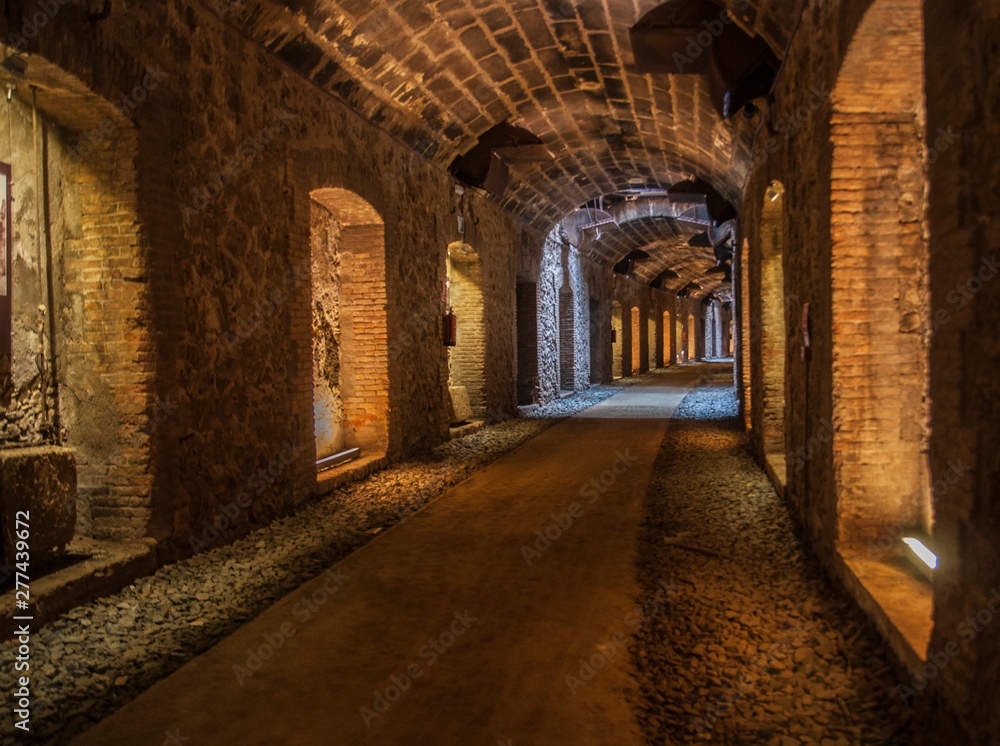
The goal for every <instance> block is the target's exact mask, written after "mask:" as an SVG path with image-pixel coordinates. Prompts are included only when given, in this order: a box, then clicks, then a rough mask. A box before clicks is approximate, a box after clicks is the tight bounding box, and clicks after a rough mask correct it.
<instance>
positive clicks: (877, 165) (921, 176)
mask: <svg viewBox="0 0 1000 746" xmlns="http://www.w3.org/2000/svg"><path fill="white" fill-rule="evenodd" d="M923 65H924V51H923V18H922V5H921V3H920V2H919V0H877V1H876V2H875V3H874V4H873V5H872V6H871V7H870V8H869V10H868V11H867V13H866V14H865V16H864V18H863V20H862V22H861V25H860V26H859V27H858V29H857V31H856V33H855V35H854V38H853V39H852V41H851V44H850V47H849V48H848V52H847V56H846V57H845V60H844V63H843V66H842V67H841V70H840V74H839V77H838V80H837V84H836V86H835V88H834V93H833V112H832V115H831V135H830V139H831V144H832V147H833V163H832V173H831V200H832V207H831V232H832V262H831V281H832V299H831V303H832V319H833V328H832V340H833V345H832V347H833V359H832V380H833V432H834V436H833V458H834V470H835V475H836V485H837V488H836V489H837V510H838V518H839V525H838V535H839V539H840V540H841V541H842V542H855V541H864V540H866V539H870V538H877V537H878V536H879V534H880V533H881V532H884V531H885V530H886V529H885V527H886V526H900V527H903V528H923V529H925V530H929V529H930V524H931V521H932V512H933V508H932V506H931V494H930V478H929V471H928V465H927V452H928V447H929V431H930V425H929V418H930V413H929V406H930V403H929V396H928V350H929V336H930V297H929V289H928V252H927V244H926V238H925V236H926V227H925V223H926V218H925V173H926V168H927V166H926V149H925V145H924V140H925V133H926V121H925V109H924V99H923V96H924V93H923V74H924V70H923Z"/></svg>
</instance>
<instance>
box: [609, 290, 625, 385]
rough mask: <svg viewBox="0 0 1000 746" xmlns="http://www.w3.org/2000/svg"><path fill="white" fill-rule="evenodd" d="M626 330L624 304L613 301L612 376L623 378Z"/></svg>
mask: <svg viewBox="0 0 1000 746" xmlns="http://www.w3.org/2000/svg"><path fill="white" fill-rule="evenodd" d="M624 336H625V330H624V329H623V328H622V304H621V303H619V302H618V301H613V302H612V303H611V377H612V378H621V377H622V367H623V363H624V358H623V352H622V350H623V349H624V342H623V341H622V339H623V338H624Z"/></svg>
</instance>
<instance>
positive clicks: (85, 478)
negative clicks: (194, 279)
mask: <svg viewBox="0 0 1000 746" xmlns="http://www.w3.org/2000/svg"><path fill="white" fill-rule="evenodd" d="M50 51H56V50H50ZM57 58H58V55H57ZM23 60H24V61H25V62H26V63H27V73H26V79H25V80H24V81H18V84H17V86H16V88H15V91H14V94H13V97H12V99H11V100H10V101H7V100H6V97H5V99H4V101H3V103H2V106H3V107H4V109H3V111H2V112H0V117H2V130H3V144H2V146H0V149H2V152H3V154H4V155H3V156H2V157H0V160H2V161H4V162H7V163H9V164H10V165H11V166H12V172H13V187H12V191H11V196H12V197H13V206H12V210H11V212H10V213H9V214H10V218H11V223H12V225H13V227H14V231H15V240H14V242H13V245H11V246H9V247H8V250H9V251H10V252H11V253H12V256H13V257H15V259H16V260H18V261H20V263H21V268H22V271H23V272H26V273H30V274H31V275H32V276H33V277H35V278H37V279H38V280H40V285H39V286H40V287H41V288H45V287H46V286H47V287H48V288H49V289H48V291H45V290H41V291H33V292H38V295H37V296H36V297H35V298H34V299H33V300H32V301H30V302H27V300H26V298H25V295H26V294H25V293H24V292H20V291H22V290H25V288H24V286H23V285H22V286H18V285H17V284H13V283H12V284H13V287H12V288H11V293H10V295H9V296H7V299H6V300H7V302H8V303H9V306H8V307H7V308H4V309H3V311H2V312H3V313H5V315H7V316H8V318H9V319H10V320H11V322H12V324H11V326H12V329H11V331H12V339H13V341H14V343H15V346H14V350H13V354H12V355H9V356H8V355H6V354H3V352H4V351H0V359H2V360H4V361H5V362H4V364H3V365H2V366H0V368H2V369H0V378H8V377H9V383H10V384H12V387H13V397H12V399H11V400H6V401H3V402H0V415H3V416H6V417H8V418H10V417H11V416H13V417H14V422H15V423H17V424H19V425H20V424H23V423H21V422H19V421H18V420H17V414H18V410H19V409H21V410H23V409H24V407H23V405H24V404H25V403H24V402H21V404H19V402H18V400H19V399H20V398H21V394H22V393H23V391H24V384H25V380H24V378H25V377H24V376H23V375H22V373H23V371H24V370H25V369H31V370H32V371H37V367H36V355H43V356H44V360H45V371H46V372H45V384H44V386H42V385H41V384H42V381H41V380H39V381H38V383H37V384H33V387H34V388H39V389H42V388H44V394H43V401H44V406H43V407H42V410H43V411H44V413H45V414H44V416H43V417H42V418H41V420H40V422H41V423H43V425H44V428H43V429H44V430H45V432H42V431H40V430H37V429H36V428H34V427H29V428H23V427H22V428H20V432H19V433H16V434H15V433H11V432H10V431H8V432H7V434H6V436H5V437H0V445H5V444H7V443H10V442H12V441H13V442H17V441H18V440H22V439H27V440H29V441H34V442H44V443H48V444H56V445H64V446H67V447H69V448H72V449H73V451H74V455H75V460H76V465H77V466H76V469H77V471H76V477H77V483H76V486H77V494H76V504H75V508H76V526H75V533H76V535H77V536H81V537H94V538H98V539H130V540H135V539H139V538H141V537H143V536H146V535H148V534H149V533H151V524H152V522H153V519H154V511H153V507H154V501H153V494H154V482H153V476H154V473H155V471H156V469H155V463H154V445H155V443H156V442H158V441H159V442H162V441H163V440H164V438H163V437H162V436H164V434H165V433H166V432H168V431H169V430H170V429H171V427H172V424H173V423H171V422H168V420H169V419H170V417H169V416H170V415H171V414H173V411H175V410H174V407H175V405H176V402H174V401H169V402H165V403H164V402H161V403H159V404H158V401H159V400H158V393H159V391H158V375H159V372H158V370H157V364H158V345H159V343H160V341H161V340H162V339H163V337H164V336H165V335H162V334H161V335H158V334H156V333H155V332H157V331H161V328H160V327H159V326H158V323H157V321H158V319H157V317H156V314H155V308H154V306H155V298H154V293H153V288H154V279H153V278H152V275H153V274H154V273H152V272H151V270H152V268H153V265H154V256H153V252H152V251H151V243H150V240H149V231H148V229H147V228H146V223H145V219H144V218H145V214H144V211H143V205H142V201H141V198H140V191H139V186H138V170H139V167H140V157H139V156H140V154H139V144H138V136H137V131H136V127H135V125H134V123H133V122H132V121H131V120H130V119H126V118H124V117H122V116H120V115H119V114H118V112H117V110H116V109H115V107H114V106H113V105H112V103H111V101H110V100H108V98H107V97H106V96H104V95H101V94H100V93H97V92H95V89H94V85H93V84H94V82H95V78H94V76H93V74H90V75H85V76H84V77H80V76H78V75H76V74H75V73H74V71H72V70H68V69H65V68H63V67H61V66H60V65H59V64H56V63H54V62H52V61H50V60H49V59H47V58H46V57H44V56H42V55H41V54H25V55H23ZM90 72H91V73H92V71H90ZM85 81H86V82H85ZM31 86H37V89H36V90H35V95H34V96H33V95H32V88H31ZM101 90H114V88H113V87H112V86H109V85H103V86H101ZM33 107H35V108H36V109H37V130H38V140H37V142H38V143H39V144H38V148H37V151H35V146H34V143H35V138H34V134H33V124H32V119H33V111H32V109H33ZM10 122H13V127H12V129H8V124H9V123H10ZM36 157H37V159H38V162H37V163H36V161H35V159H36ZM151 181H155V179H154V180H151ZM39 195H43V196H44V201H45V209H44V210H43V213H42V215H43V217H41V219H40V220H39V211H38V197H39ZM49 205H53V206H56V208H57V209H49V207H48V206H49ZM40 223H41V224H43V225H44V226H45V230H44V231H42V234H43V241H42V242H41V243H39V240H38V238H39V231H38V225H39V224H40ZM42 245H44V249H40V246H42ZM29 247H30V248H29ZM26 250H27V253H25V252H26ZM19 254H20V256H19ZM40 255H41V257H44V258H41V257H40ZM29 257H30V259H29ZM21 277H22V279H23V277H24V275H23V274H22V275H21ZM38 305H42V306H43V307H44V308H45V317H44V318H45V320H46V321H45V329H44V336H37V335H38V328H39V326H38V318H39V317H38ZM27 350H30V351H31V360H30V362H27V361H26V362H24V363H22V361H21V360H20V359H19V358H22V357H23V356H24V352H25V351H27ZM7 382H8V381H3V383H4V384H5V383H7ZM0 388H2V389H7V386H6V385H2V384H0ZM49 410H52V411H53V412H54V414H55V416H54V417H53V418H51V419H50V418H49V417H48V412H49ZM175 442H176V441H175ZM164 512H168V511H164ZM165 521H170V522H171V523H172V521H173V515H172V514H171V515H169V517H165ZM69 527H70V529H72V528H73V526H72V521H69ZM50 529H51V526H44V525H42V524H40V525H39V530H38V539H39V543H41V542H44V541H46V540H47V538H48V537H47V535H46V532H47V531H49V530H50ZM39 548H42V547H41V546H40V547H39Z"/></svg>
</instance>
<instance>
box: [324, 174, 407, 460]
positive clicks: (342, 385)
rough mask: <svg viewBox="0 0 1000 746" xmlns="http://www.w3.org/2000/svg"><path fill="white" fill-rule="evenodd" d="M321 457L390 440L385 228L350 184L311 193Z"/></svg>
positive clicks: (371, 450)
mask: <svg viewBox="0 0 1000 746" xmlns="http://www.w3.org/2000/svg"><path fill="white" fill-rule="evenodd" d="M310 197H311V204H310V243H311V252H312V253H311V257H312V264H311V268H312V274H311V277H312V303H311V307H312V349H313V428H314V435H315V441H316V460H317V462H322V461H323V460H324V459H325V458H328V457H330V456H333V455H335V454H338V453H340V452H342V451H344V450H345V449H348V448H360V449H362V451H363V452H364V454H365V455H384V454H385V453H386V451H387V448H388V443H389V436H388V432H389V428H388V421H389V373H388V350H387V332H386V306H387V302H386V287H385V226H384V224H383V222H382V217H381V216H380V215H379V213H378V211H377V210H376V209H375V208H374V207H372V206H371V205H370V204H369V203H368V202H366V201H365V200H364V199H362V198H361V197H359V196H358V195H357V194H355V193H354V192H351V191H349V190H347V189H336V188H324V189H316V190H314V191H312V192H311V193H310Z"/></svg>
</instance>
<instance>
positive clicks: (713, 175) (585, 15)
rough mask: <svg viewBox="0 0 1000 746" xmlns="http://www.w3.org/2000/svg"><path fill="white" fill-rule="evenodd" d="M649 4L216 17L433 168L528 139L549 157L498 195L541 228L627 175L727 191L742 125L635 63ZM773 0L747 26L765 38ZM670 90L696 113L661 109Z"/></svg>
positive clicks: (741, 158)
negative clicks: (513, 132) (510, 136)
mask: <svg viewBox="0 0 1000 746" xmlns="http://www.w3.org/2000/svg"><path fill="white" fill-rule="evenodd" d="M656 4H657V3H656V2H648V1H647V2H645V3H644V4H643V5H644V7H643V8H642V9H639V8H634V7H633V6H631V5H626V6H625V7H623V6H622V3H620V2H618V1H617V0H616V2H614V3H613V4H610V5H609V4H607V3H599V2H595V3H559V2H552V1H551V0H524V1H523V2H518V3H516V4H513V5H512V4H506V5H505V4H493V5H490V6H489V7H487V6H483V5H480V6H477V7H476V8H472V7H471V6H469V4H467V3H447V4H442V3H437V4H430V5H428V4H427V3H398V2H385V0H375V1H374V2H372V3H357V2H348V1H347V0H320V2H317V3H315V12H308V13H303V12H298V11H296V10H293V9H290V8H288V7H287V3H279V2H277V0H246V2H240V3H231V4H230V5H229V7H228V8H227V13H226V16H225V17H226V22H227V23H230V24H232V25H234V26H237V27H239V28H240V29H241V31H242V32H243V33H245V34H246V35H247V36H248V37H249V38H250V39H252V40H254V41H255V42H256V43H257V44H258V45H259V46H260V47H261V48H264V49H267V50H268V51H269V52H270V53H273V54H276V55H278V56H279V57H280V58H281V59H282V60H283V61H284V62H285V63H286V64H290V65H292V66H293V67H296V68H297V69H298V71H299V72H300V73H301V74H302V75H303V76H304V77H305V78H307V79H309V80H310V81H312V83H313V84H314V85H315V86H316V87H317V90H320V91H324V92H328V93H330V94H333V95H335V96H338V97H340V98H342V99H343V100H344V101H345V102H346V103H347V104H348V105H349V106H351V107H352V108H354V109H355V110H356V111H359V112H361V113H362V114H363V115H364V116H365V117H366V118H369V119H373V120H377V121H378V122H379V123H380V126H382V127H383V128H384V129H385V130H386V131H388V132H389V133H391V134H393V135H395V136H397V137H399V138H400V139H402V140H403V141H404V142H405V143H406V144H407V145H408V146H410V147H412V148H414V149H415V150H417V151H418V152H420V153H422V154H423V155H425V156H427V157H428V158H430V159H431V160H432V161H434V162H435V163H436V164H438V165H440V166H442V167H447V166H448V165H449V164H451V163H452V161H453V159H454V158H455V157H456V156H458V155H461V154H463V153H466V152H468V151H469V150H470V149H471V148H472V147H474V146H475V144H476V143H477V141H478V138H479V137H480V136H481V135H483V134H484V133H485V132H487V131H488V130H489V129H490V128H491V127H493V126H495V125H496V124H498V123H501V122H507V121H509V122H512V123H514V124H516V125H517V126H520V127H524V128H526V129H528V130H529V131H531V132H532V133H533V134H535V135H537V136H538V137H539V138H540V139H541V140H542V141H543V143H544V144H545V145H546V146H547V147H548V149H549V151H550V152H551V153H552V154H553V155H554V159H553V161H552V162H551V163H544V164H536V165H525V166H517V167H516V168H515V169H514V173H513V175H512V179H511V183H510V186H509V188H508V190H507V192H506V193H505V194H504V195H503V199H502V202H503V204H504V206H505V207H507V208H508V209H510V210H511V211H512V212H514V213H515V214H517V215H518V216H520V217H522V218H524V219H525V220H526V221H527V222H530V223H531V224H532V225H533V226H534V227H535V228H537V229H539V230H541V231H543V232H547V231H549V230H551V229H552V227H553V226H555V225H556V224H557V223H558V222H559V220H561V219H562V217H563V216H564V215H565V214H566V213H568V212H569V211H570V210H572V209H574V208H575V207H577V206H578V205H580V204H583V203H584V202H586V201H588V200H590V199H593V198H595V197H597V196H600V195H601V194H606V193H608V192H611V191H617V190H620V189H623V188H627V187H628V186H629V185H630V184H629V182H630V179H635V178H640V179H643V180H644V181H645V182H646V183H647V185H648V186H661V187H666V186H670V185H672V184H674V183H676V182H678V181H681V180H683V179H684V178H685V177H686V176H688V175H691V174H696V175H698V176H699V177H701V178H704V179H706V180H709V181H711V182H712V183H713V184H715V185H716V188H717V189H718V190H719V191H720V193H722V194H723V195H724V196H725V197H726V198H727V199H729V200H730V201H731V202H733V203H734V204H737V203H738V201H739V199H740V196H741V184H742V180H743V176H744V175H745V173H746V169H747V165H748V162H749V152H748V147H749V141H750V137H749V136H750V135H751V134H752V132H750V125H748V124H743V123H741V122H739V121H737V122H735V131H733V130H734V127H733V126H732V125H733V124H734V123H732V122H731V123H730V124H729V125H723V124H722V123H721V121H720V119H719V116H718V114H717V112H716V111H715V109H714V107H713V105H712V103H711V99H710V96H709V94H708V86H707V85H706V84H705V81H704V79H703V78H702V77H700V76H696V75H678V76H656V77H650V76H640V75H635V74H634V67H633V61H632V52H631V47H630V44H629V42H628V29H629V28H630V27H631V26H632V25H633V24H634V23H635V22H636V21H637V20H638V19H639V18H640V17H641V15H642V13H644V12H645V11H647V10H649V9H650V8H652V7H653V6H654V5H656ZM786 6H788V4H781V7H780V9H779V12H774V13H772V12H771V11H770V10H769V11H768V12H767V13H766V14H765V15H763V16H761V17H755V18H754V19H753V20H752V23H753V24H754V27H759V28H760V29H761V30H762V31H765V32H766V33H767V34H768V35H769V36H772V37H773V36H777V35H778V34H779V31H778V29H780V28H783V24H784V23H786V22H788V21H789V18H788V16H789V15H790V14H791V13H790V11H789V10H788V7H790V6H788V7H786ZM777 16H780V18H779V17H777ZM775 23H779V24H782V25H778V26H776V25H774V24H775ZM677 101H684V102H686V106H685V108H690V109H691V110H692V111H694V112H697V113H696V114H693V115H692V116H685V117H675V116H674V115H673V113H674V111H675V108H676V106H677Z"/></svg>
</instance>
